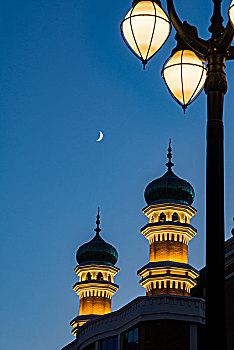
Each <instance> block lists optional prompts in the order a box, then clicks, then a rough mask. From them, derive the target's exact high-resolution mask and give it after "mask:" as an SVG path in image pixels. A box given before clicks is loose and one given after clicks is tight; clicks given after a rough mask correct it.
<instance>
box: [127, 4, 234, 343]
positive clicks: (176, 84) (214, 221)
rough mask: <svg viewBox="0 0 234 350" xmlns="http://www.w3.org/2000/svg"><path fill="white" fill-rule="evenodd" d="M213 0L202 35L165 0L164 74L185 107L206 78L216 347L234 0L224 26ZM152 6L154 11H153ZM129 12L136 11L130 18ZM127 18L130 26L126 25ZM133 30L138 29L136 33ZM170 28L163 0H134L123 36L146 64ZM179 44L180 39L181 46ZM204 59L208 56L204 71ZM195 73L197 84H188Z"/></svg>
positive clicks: (209, 319)
mask: <svg viewBox="0 0 234 350" xmlns="http://www.w3.org/2000/svg"><path fill="white" fill-rule="evenodd" d="M212 1H213V3H214V11H213V15H212V17H211V25H210V27H209V31H210V33H211V37H210V39H209V40H203V39H201V38H199V37H198V35H197V31H196V30H194V27H193V28H191V27H190V28H189V26H188V24H187V22H184V23H182V22H181V21H180V19H179V17H178V15H177V13H176V11H175V8H174V4H173V0H166V2H167V9H168V13H169V17H170V20H171V22H172V24H173V26H174V27H175V29H176V31H177V35H176V37H177V39H178V47H177V48H178V50H175V52H173V55H172V57H171V58H170V60H169V61H167V62H166V64H165V65H164V67H163V71H162V76H163V78H164V80H165V82H166V84H167V86H168V89H169V91H170V93H171V95H172V96H173V98H174V99H175V100H176V101H177V102H178V103H180V104H181V105H182V107H183V108H184V109H185V108H186V107H187V105H188V104H190V103H191V102H192V100H194V98H195V96H196V94H198V93H199V92H200V91H201V89H202V87H203V84H204V89H205V93H206V95H207V166H206V268H207V277H206V347H205V349H216V348H217V346H218V345H217V344H222V345H221V347H220V349H221V348H222V350H225V349H226V327H225V288H224V282H225V279H224V166H223V102H224V95H225V94H226V92H227V81H226V75H225V61H226V60H230V59H234V47H231V43H232V40H233V35H234V29H233V26H232V23H233V24H234V0H233V1H232V3H231V6H230V9H229V16H230V20H229V22H228V23H227V25H226V27H225V28H224V27H223V25H222V23H223V18H222V16H221V2H222V0H212ZM149 8H151V9H154V11H153V10H151V12H150V10H149ZM160 11H161V12H160ZM131 15H132V16H133V17H134V16H136V17H134V18H132V19H131ZM137 16H138V17H137ZM127 18H128V21H129V27H128V30H126V28H125V27H124V26H125V24H124V23H125V21H127ZM139 18H140V20H139V23H141V26H140V25H139V24H136V27H134V25H133V21H134V20H135V19H139ZM144 21H145V23H143V22H144ZM160 21H161V22H160ZM159 22H160V23H159ZM136 28H137V29H136ZM135 30H139V32H138V33H137V34H136V35H135ZM169 30H170V29H168V26H167V16H166V14H165V12H164V11H163V10H162V9H161V3H160V1H159V0H152V1H136V0H135V1H133V5H132V10H130V12H129V13H128V15H127V16H126V18H125V19H124V21H123V22H122V24H121V31H122V36H123V37H124V40H125V42H127V45H128V46H129V47H130V48H131V50H132V51H135V54H136V55H137V56H138V58H140V59H141V61H142V63H143V64H144V65H145V64H146V63H147V61H148V60H149V59H150V58H151V57H152V56H153V55H154V54H155V53H156V51H158V50H159V48H160V46H161V45H163V43H164V42H165V40H166V39H167V36H168V35H169V32H168V31H169ZM129 33H130V34H129ZM129 38H130V39H129ZM139 38H140V41H141V43H142V42H144V45H143V46H144V48H143V51H142V50H141V49H140V45H141V44H139V45H138V40H139ZM153 42H154V43H157V44H158V45H154V44H153ZM179 45H182V46H181V48H180V49H179ZM142 52H143V53H142ZM204 61H205V62H207V74H206V76H205V75H204V70H205V66H204V64H203V62H204ZM191 74H192V75H193V79H192V80H193V85H194V86H193V88H192V87H191V84H188V81H189V80H188V76H190V77H191ZM178 77H180V78H179V79H178ZM190 80H191V79H190Z"/></svg>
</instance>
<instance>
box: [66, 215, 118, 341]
mask: <svg viewBox="0 0 234 350" xmlns="http://www.w3.org/2000/svg"><path fill="white" fill-rule="evenodd" d="M99 219H100V216H99V211H98V215H97V221H96V224H97V227H96V228H95V231H96V235H95V236H94V238H93V239H92V240H91V241H90V242H88V243H85V244H84V245H83V246H81V247H80V248H79V249H78V251H77V254H76V258H77V262H78V265H77V266H76V268H75V273H76V274H77V275H78V282H77V283H76V284H75V285H74V287H73V289H74V291H75V292H76V293H77V295H78V296H79V299H80V305H79V314H78V316H77V317H76V318H74V319H73V320H72V321H71V323H70V325H71V326H72V327H73V332H72V333H73V334H74V335H76V333H77V329H78V327H80V326H82V325H83V324H84V323H86V322H87V321H89V320H91V319H92V318H95V317H97V316H98V315H105V314H107V313H110V312H111V299H112V296H113V295H114V294H115V293H116V292H117V290H118V289H119V286H118V285H117V284H115V283H114V277H115V275H116V274H117V273H118V272H119V269H118V268H117V267H115V266H114V265H115V263H116V262H117V259H118V253H117V251H116V249H115V248H114V247H113V246H112V245H110V244H108V243H106V242H105V241H104V240H103V239H102V238H101V237H100V235H99V233H100V231H101V229H100V228H99V224H100V220H99Z"/></svg>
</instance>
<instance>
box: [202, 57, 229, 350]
mask: <svg viewBox="0 0 234 350" xmlns="http://www.w3.org/2000/svg"><path fill="white" fill-rule="evenodd" d="M226 91H227V81H226V76H225V57H224V56H223V55H221V54H217V53H213V54H210V55H209V56H208V73H207V79H206V83H205V92H206V94H207V165H206V349H218V348H219V349H222V350H225V349H226V324H225V323H226V318H225V277H224V240H225V232H224V164H223V163H224V162H223V102H224V95H225V93H226ZM218 344H220V345H218Z"/></svg>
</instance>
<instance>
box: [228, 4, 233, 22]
mask: <svg viewBox="0 0 234 350" xmlns="http://www.w3.org/2000/svg"><path fill="white" fill-rule="evenodd" d="M228 14H229V18H230V21H231V23H232V25H233V26H234V0H232V2H231V5H230V7H229V10H228Z"/></svg>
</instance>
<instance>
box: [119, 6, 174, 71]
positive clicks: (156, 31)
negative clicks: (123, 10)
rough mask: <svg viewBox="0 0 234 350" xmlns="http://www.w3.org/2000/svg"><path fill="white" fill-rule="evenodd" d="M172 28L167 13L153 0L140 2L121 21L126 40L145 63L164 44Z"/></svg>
mask: <svg viewBox="0 0 234 350" xmlns="http://www.w3.org/2000/svg"><path fill="white" fill-rule="evenodd" d="M170 29H171V25H170V22H169V19H168V17H167V15H166V14H165V12H164V11H163V10H162V9H161V7H160V6H158V5H157V4H156V3H155V2H153V1H140V2H138V3H137V4H136V5H135V6H133V8H132V9H131V10H130V11H129V12H128V14H127V15H126V17H125V19H124V20H123V22H122V23H121V34H122V36H123V39H124V41H125V42H126V44H127V45H128V47H129V48H130V50H131V51H132V52H133V53H134V54H135V55H136V56H137V57H138V58H140V59H141V61H142V62H143V64H146V63H147V61H148V60H149V59H150V58H151V57H152V56H153V55H154V54H155V53H156V52H157V51H158V50H159V49H160V47H161V46H162V45H163V44H164V42H165V41H166V39H167V38H168V36H169V34H170Z"/></svg>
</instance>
